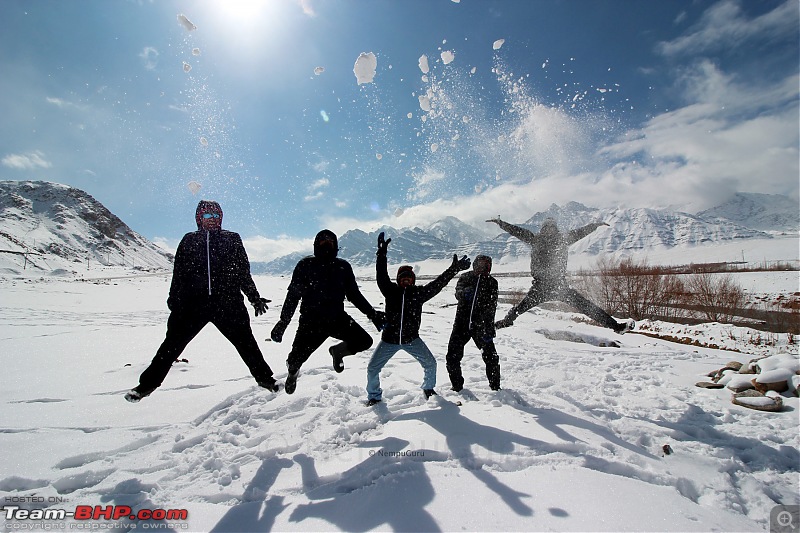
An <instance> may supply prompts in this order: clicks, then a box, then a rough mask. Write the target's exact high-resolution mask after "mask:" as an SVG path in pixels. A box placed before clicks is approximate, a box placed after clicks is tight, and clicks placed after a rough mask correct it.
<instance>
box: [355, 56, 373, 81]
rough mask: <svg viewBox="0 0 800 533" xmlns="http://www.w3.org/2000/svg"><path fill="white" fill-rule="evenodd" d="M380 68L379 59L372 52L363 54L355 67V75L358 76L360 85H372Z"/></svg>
mask: <svg viewBox="0 0 800 533" xmlns="http://www.w3.org/2000/svg"><path fill="white" fill-rule="evenodd" d="M377 68H378V58H376V57H375V54H373V53H372V52H369V53H367V52H361V54H360V55H359V56H358V59H356V64H355V65H354V66H353V74H355V75H356V79H357V80H358V84H359V85H361V84H363V83H372V80H373V79H374V78H375V71H376V70H377Z"/></svg>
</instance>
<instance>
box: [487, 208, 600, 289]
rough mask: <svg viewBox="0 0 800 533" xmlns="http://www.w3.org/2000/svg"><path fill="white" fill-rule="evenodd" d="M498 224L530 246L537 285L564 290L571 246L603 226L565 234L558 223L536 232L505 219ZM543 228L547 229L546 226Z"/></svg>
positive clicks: (585, 227) (532, 273) (591, 226)
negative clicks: (559, 228)
mask: <svg viewBox="0 0 800 533" xmlns="http://www.w3.org/2000/svg"><path fill="white" fill-rule="evenodd" d="M497 224H498V225H499V226H500V227H501V228H503V229H504V230H505V231H506V232H508V233H509V234H511V235H513V236H514V237H516V238H517V239H519V240H521V241H523V242H525V243H527V244H529V245H530V247H531V276H533V279H534V281H535V282H537V283H540V284H542V285H543V286H545V287H547V288H550V289H556V288H559V287H564V286H566V284H567V257H568V254H569V247H570V245H572V244H574V243H576V242H578V241H579V240H581V239H583V238H584V237H586V236H587V235H589V234H590V233H592V232H593V231H595V230H596V229H597V228H599V227H600V226H602V225H603V224H602V223H592V224H587V225H586V226H583V227H582V228H578V229H574V230H571V231H568V232H566V233H562V232H560V231H558V228H557V227H555V224H552V228H550V231H540V232H539V233H534V232H532V231H531V230H529V229H526V228H522V227H520V226H516V225H514V224H509V223H508V222H504V221H502V220H498V221H497ZM545 225H546V224H545ZM542 229H543V230H544V229H545V226H544V225H543V226H542Z"/></svg>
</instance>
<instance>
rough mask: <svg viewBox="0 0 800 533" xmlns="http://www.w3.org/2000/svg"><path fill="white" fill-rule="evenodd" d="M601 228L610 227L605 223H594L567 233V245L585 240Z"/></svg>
mask: <svg viewBox="0 0 800 533" xmlns="http://www.w3.org/2000/svg"><path fill="white" fill-rule="evenodd" d="M600 226H608V224H606V223H605V222H592V223H591V224H587V225H585V226H583V227H582V228H578V229H574V230H572V231H570V232H569V233H567V238H566V241H567V244H573V243H576V242H578V241H579V240H581V239H583V238H584V237H586V236H587V235H589V234H590V233H592V232H594V231H595V230H596V229H597V228H599V227H600Z"/></svg>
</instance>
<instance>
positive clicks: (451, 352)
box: [446, 324, 500, 389]
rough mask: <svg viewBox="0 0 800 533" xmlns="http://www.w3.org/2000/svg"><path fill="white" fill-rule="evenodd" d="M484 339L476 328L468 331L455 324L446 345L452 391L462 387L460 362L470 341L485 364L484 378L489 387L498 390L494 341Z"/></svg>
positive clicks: (498, 376) (497, 361)
mask: <svg viewBox="0 0 800 533" xmlns="http://www.w3.org/2000/svg"><path fill="white" fill-rule="evenodd" d="M485 338H486V335H485V333H484V332H483V331H482V330H481V329H478V328H473V329H471V330H470V329H468V328H466V327H464V326H459V325H458V324H456V325H455V326H454V327H453V332H452V333H451V334H450V342H449V343H448V344H447V357H446V361H447V373H448V374H449V375H450V383H451V384H452V385H453V388H454V389H461V388H462V387H463V386H464V376H462V375H461V360H462V359H463V358H464V346H466V344H467V342H469V340H470V339H472V340H473V341H475V346H477V347H478V349H479V350H480V351H481V355H482V356H483V362H484V363H485V364H486V378H487V379H488V380H489V387H490V388H492V389H499V388H500V358H499V357H498V355H497V350H496V349H495V347H494V341H493V340H492V339H491V338H489V339H488V340H484V339H485Z"/></svg>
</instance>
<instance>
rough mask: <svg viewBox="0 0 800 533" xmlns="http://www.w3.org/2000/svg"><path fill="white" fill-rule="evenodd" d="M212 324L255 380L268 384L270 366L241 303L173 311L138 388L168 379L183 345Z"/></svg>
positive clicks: (148, 386)
mask: <svg viewBox="0 0 800 533" xmlns="http://www.w3.org/2000/svg"><path fill="white" fill-rule="evenodd" d="M209 322H211V323H212V324H214V325H215V326H216V327H217V329H218V330H219V331H220V333H222V334H223V335H224V336H225V338H226V339H228V340H229V341H231V344H233V346H234V348H236V351H237V352H239V355H240V356H241V358H242V361H244V362H245V364H246V365H247V368H249V369H250V373H251V374H252V375H253V377H254V378H256V381H269V379H270V378H271V377H272V369H271V368H270V367H269V365H268V364H267V362H266V361H264V356H263V355H262V353H261V350H260V349H259V348H258V343H257V342H256V339H255V337H254V336H253V330H252V329H250V316H249V315H248V314H247V308H245V306H244V303H239V302H234V303H232V304H230V305H227V306H219V307H214V308H212V307H210V306H203V305H201V306H200V307H198V308H192V309H181V310H178V311H173V312H172V313H170V315H169V319H168V320H167V336H166V338H165V339H164V342H162V343H161V347H159V349H158V351H157V352H156V356H155V357H154V358H153V361H152V362H151V363H150V366H148V367H147V369H146V370H145V371H144V372H142V375H141V376H140V377H139V387H138V388H139V389H140V390H150V389H155V388H158V387H159V386H160V385H161V383H162V382H163V381H164V378H165V377H167V373H169V369H170V368H171V367H172V363H174V362H175V360H176V359H178V357H180V355H181V353H182V352H183V350H184V349H185V348H186V345H187V344H189V341H191V340H192V339H193V338H195V337H196V336H197V334H198V333H200V330H202V329H203V328H204V327H205V325H206V324H208V323H209Z"/></svg>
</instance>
